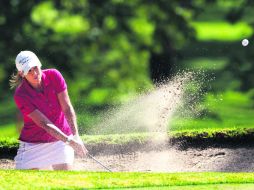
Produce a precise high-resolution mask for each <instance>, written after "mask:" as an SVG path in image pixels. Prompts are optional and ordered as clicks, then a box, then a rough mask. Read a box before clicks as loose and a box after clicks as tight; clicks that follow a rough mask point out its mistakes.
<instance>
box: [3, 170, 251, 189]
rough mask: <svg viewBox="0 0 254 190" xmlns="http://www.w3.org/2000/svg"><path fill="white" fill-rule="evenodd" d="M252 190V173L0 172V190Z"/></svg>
mask: <svg viewBox="0 0 254 190" xmlns="http://www.w3.org/2000/svg"><path fill="white" fill-rule="evenodd" d="M123 188H128V189H243V188H244V189H254V174H253V173H219V172H218V173H216V172H210V173H205V172H204V173H137V172H129V173H128V172H127V173H121V172H114V173H108V172H78V171H67V172H66V171H29V170H27V171H18V170H0V189H1V190H2V189H20V190H22V189H26V190H27V189H123Z"/></svg>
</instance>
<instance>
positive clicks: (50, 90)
mask: <svg viewBox="0 0 254 190" xmlns="http://www.w3.org/2000/svg"><path fill="white" fill-rule="evenodd" d="M42 87H43V91H42V92H37V91H36V90H35V89H34V88H33V87H32V86H31V85H30V84H29V83H28V81H27V80H26V79H24V80H23V82H22V84H21V85H20V86H19V87H18V88H17V89H16V91H15V94H14V100H15V103H16V105H17V107H18V108H19V110H20V111H21V113H22V115H23V120H24V126H23V128H22V130H21V134H20V137H19V140H21V141H24V142H32V143H45V142H54V141H57V139H56V138H54V137H53V136H51V135H50V134H49V133H47V132H46V131H45V130H44V129H43V128H41V127H39V126H37V125H36V124H35V123H34V122H33V120H32V119H31V118H30V117H28V115H29V114H30V113H32V112H33V111H34V110H35V109H38V110H39V111H40V112H42V113H43V114H44V115H45V116H46V117H47V118H48V119H49V120H50V121H51V122H52V123H53V124H54V125H55V126H56V127H58V128H59V129H60V130H61V131H62V132H63V133H65V134H66V135H71V134H72V132H71V128H70V126H69V124H68V122H67V120H66V118H65V116H64V113H63V111H62V109H61V105H60V103H59V101H58V97H57V94H58V93H60V92H63V91H64V90H66V89H67V85H66V83H65V80H64V78H63V76H62V75H61V73H60V72H59V71H58V70H56V69H46V70H42Z"/></svg>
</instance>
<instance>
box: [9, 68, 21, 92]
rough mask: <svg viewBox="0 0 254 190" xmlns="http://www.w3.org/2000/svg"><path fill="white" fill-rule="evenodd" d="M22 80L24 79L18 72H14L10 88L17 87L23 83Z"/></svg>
mask: <svg viewBox="0 0 254 190" xmlns="http://www.w3.org/2000/svg"><path fill="white" fill-rule="evenodd" d="M22 80H23V79H22V77H21V76H20V74H19V73H18V72H17V73H16V74H14V73H13V74H12V75H11V79H10V80H9V84H10V88H11V89H15V88H16V87H18V86H19V85H20V84H21V82H22Z"/></svg>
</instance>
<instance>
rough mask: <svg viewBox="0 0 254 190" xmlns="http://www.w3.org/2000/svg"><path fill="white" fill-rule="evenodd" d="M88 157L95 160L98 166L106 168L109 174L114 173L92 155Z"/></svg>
mask: <svg viewBox="0 0 254 190" xmlns="http://www.w3.org/2000/svg"><path fill="white" fill-rule="evenodd" d="M87 156H89V157H90V158H91V159H93V160H94V161H95V162H97V163H98V164H100V165H101V166H102V167H103V168H105V169H106V170H108V171H109V172H112V171H111V170H110V169H109V168H108V167H106V166H104V165H103V164H102V163H101V162H99V161H98V160H97V159H95V158H94V157H93V156H92V155H91V154H89V153H88V154H87Z"/></svg>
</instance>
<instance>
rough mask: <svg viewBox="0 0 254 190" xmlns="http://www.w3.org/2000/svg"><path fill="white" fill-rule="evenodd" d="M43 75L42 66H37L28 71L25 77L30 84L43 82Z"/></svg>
mask: <svg viewBox="0 0 254 190" xmlns="http://www.w3.org/2000/svg"><path fill="white" fill-rule="evenodd" d="M41 76H42V72H41V68H39V67H37V66H35V67H32V68H31V69H30V70H29V71H28V73H27V75H26V76H25V77H26V80H28V82H29V83H30V84H32V85H38V84H40V82H41Z"/></svg>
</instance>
